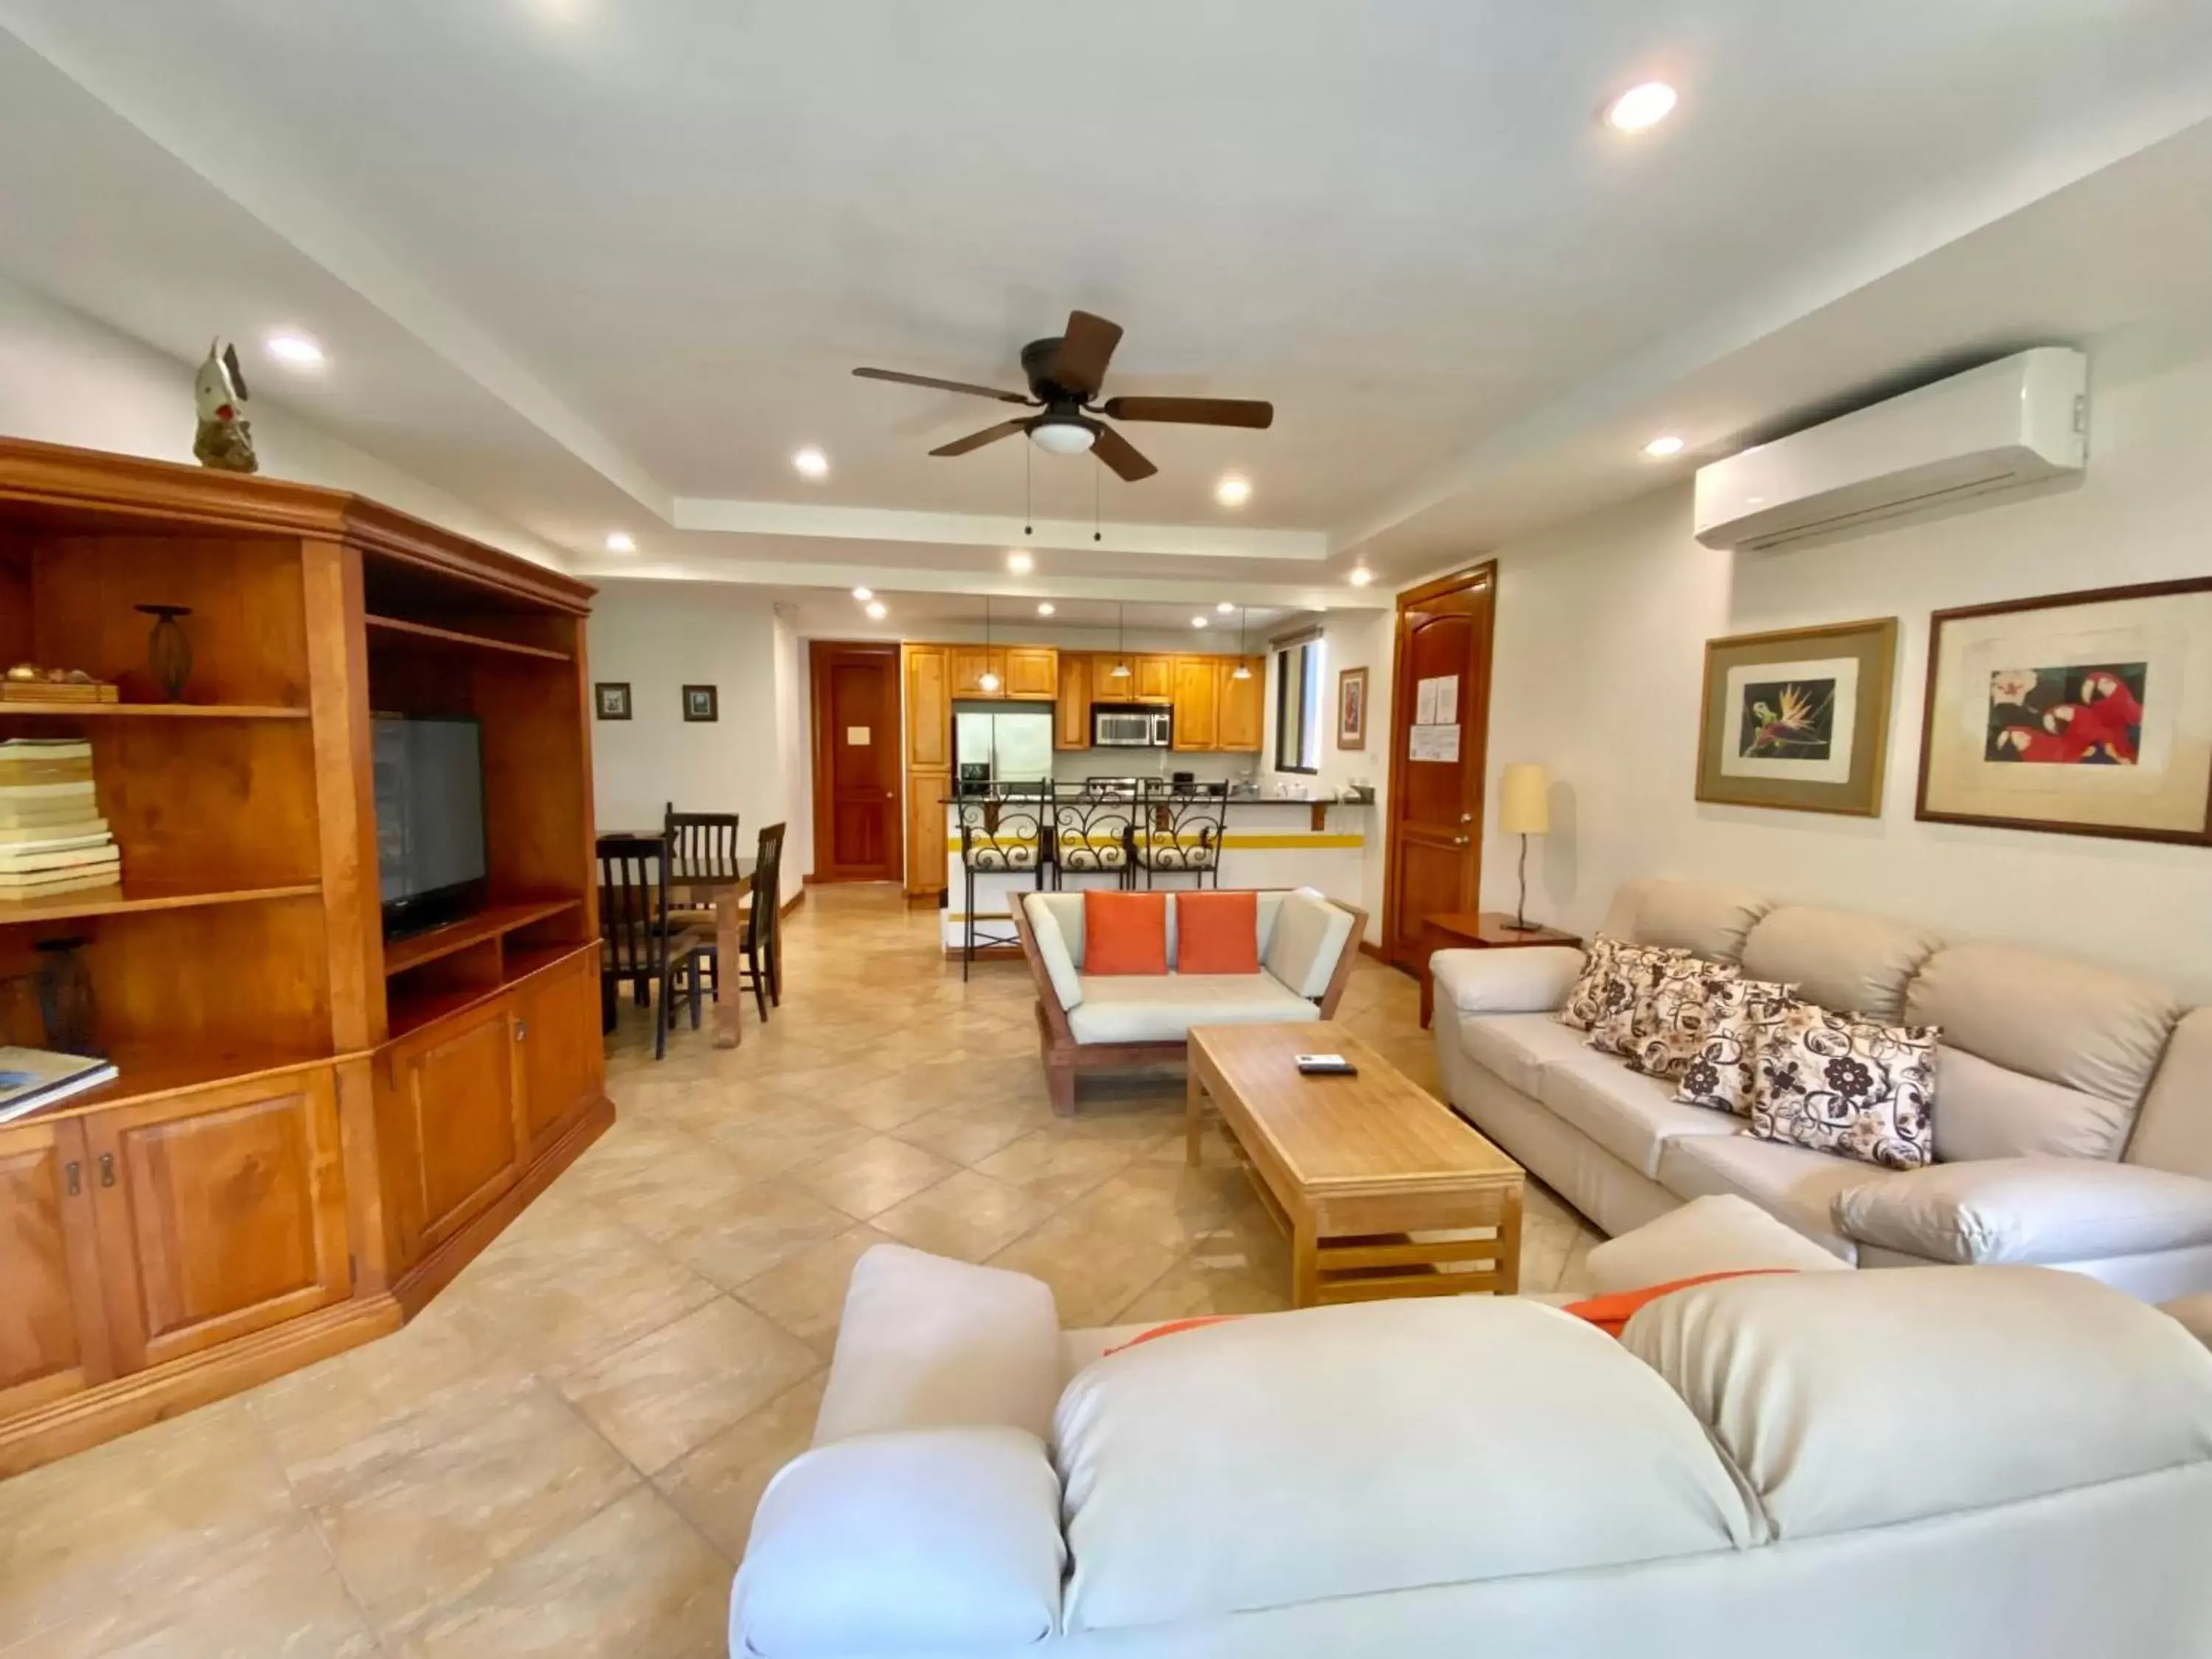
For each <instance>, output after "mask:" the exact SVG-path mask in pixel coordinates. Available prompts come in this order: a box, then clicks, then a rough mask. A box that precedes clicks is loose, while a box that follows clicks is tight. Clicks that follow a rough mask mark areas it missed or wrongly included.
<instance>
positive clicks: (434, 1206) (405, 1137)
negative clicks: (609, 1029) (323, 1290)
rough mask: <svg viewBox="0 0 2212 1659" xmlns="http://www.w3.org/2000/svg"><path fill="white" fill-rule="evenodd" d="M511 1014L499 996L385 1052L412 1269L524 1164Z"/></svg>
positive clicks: (389, 1118)
mask: <svg viewBox="0 0 2212 1659" xmlns="http://www.w3.org/2000/svg"><path fill="white" fill-rule="evenodd" d="M514 1006H515V1000H514V999H513V997H512V996H501V997H499V998H496V999H495V1000H493V1001H491V1002H489V1003H486V1004H485V1005H484V1006H483V1007H481V1008H477V1009H475V1010H473V1011H471V1012H469V1013H467V1014H465V1015H461V1016H459V1017H457V1018H453V1019H451V1020H447V1021H445V1022H443V1023H442V1024H437V1025H434V1026H431V1027H430V1028H429V1029H428V1030H426V1031H424V1032H423V1033H422V1036H419V1037H410V1038H409V1039H408V1040H407V1041H406V1042H403V1043H401V1044H399V1045H398V1047H396V1048H394V1049H393V1051H392V1054H391V1057H390V1064H391V1067H392V1098H391V1100H390V1102H389V1103H388V1106H389V1109H388V1110H385V1111H380V1113H379V1121H380V1123H384V1124H386V1126H387V1127H388V1128H389V1129H390V1130H391V1131H392V1132H394V1133H395V1134H396V1137H397V1138H398V1139H399V1140H401V1141H402V1142H403V1143H404V1145H405V1146H407V1147H408V1148H409V1149H410V1152H411V1153H412V1156H411V1157H409V1158H405V1159H404V1162H405V1164H406V1165H407V1169H406V1179H405V1181H404V1183H403V1188H404V1189H403V1190H401V1191H400V1192H398V1193H397V1194H395V1198H396V1201H397V1203H398V1211H399V1215H398V1221H399V1233H400V1241H401V1245H402V1249H403V1253H404V1255H405V1257H406V1259H407V1261H408V1262H409V1264H410V1266H411V1265H412V1264H413V1263H414V1262H415V1261H417V1260H419V1259H420V1258H421V1257H422V1255H423V1254H424V1253H425V1252H426V1251H429V1250H434V1249H437V1247H438V1246H439V1245H440V1244H441V1243H444V1242H445V1241H446V1240H447V1239H448V1238H450V1237H453V1235H454V1234H455V1233H457V1232H459V1231H460V1230H461V1229H462V1228H464V1227H465V1226H467V1225H469V1223H470V1222H471V1221H473V1220H475V1219H476V1218H477V1216H479V1215H481V1214H482V1213H483V1211H484V1209H485V1208H486V1206H489V1205H490V1204H491V1203H492V1202H493V1201H494V1200H496V1199H497V1198H498V1197H499V1196H500V1195H501V1194H503V1193H504V1192H506V1191H507V1188H509V1187H511V1186H513V1184H514V1181H515V1177H516V1176H517V1175H518V1174H519V1173H520V1170H521V1167H522V1164H523V1163H524V1162H525V1159H526V1150H527V1147H528V1144H529V1138H528V1135H527V1134H526V1131H525V1129H524V1127H523V1121H522V1114H521V1112H520V1109H519V1108H520V1098H519V1097H520V1090H519V1089H518V1088H517V1086H516V1082H515V1059H514V1051H515V1049H516V1048H518V1047H520V1045H519V1044H518V1043H517V1042H515V1040H514V1019H515V1013H514ZM593 1023H594V1024H597V1012H596V1009H595V1010H594V1014H593Z"/></svg>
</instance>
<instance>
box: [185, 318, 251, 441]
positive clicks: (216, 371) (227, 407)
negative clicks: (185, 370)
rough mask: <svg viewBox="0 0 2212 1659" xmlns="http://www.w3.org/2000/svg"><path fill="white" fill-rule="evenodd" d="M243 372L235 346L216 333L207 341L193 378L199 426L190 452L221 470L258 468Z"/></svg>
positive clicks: (193, 397) (193, 398)
mask: <svg viewBox="0 0 2212 1659" xmlns="http://www.w3.org/2000/svg"><path fill="white" fill-rule="evenodd" d="M246 396H247V393H246V376H245V374H243V373H242V372H241V371H240V368H239V367H238V348H237V347H236V346H228V347H226V346H225V345H224V344H223V343H222V339H221V338H220V337H217V338H216V339H213V340H210V341H209V342H208V355H207V361H206V362H204V363H202V364H201V365H200V372H199V373H198V374H197V375H195V376H194V377H193V380H192V403H193V406H194V407H195V408H196V409H197V410H198V411H199V417H200V419H199V428H198V430H197V432H196V433H195V434H194V435H193V437H192V453H193V454H194V455H195V456H197V458H198V459H199V464H200V465H202V466H211V467H214V468H215V469H216V471H222V472H258V471H260V470H261V463H260V462H259V461H258V459H255V458H254V453H253V428H252V425H251V424H250V423H249V422H247V420H246Z"/></svg>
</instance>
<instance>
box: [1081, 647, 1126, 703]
mask: <svg viewBox="0 0 2212 1659" xmlns="http://www.w3.org/2000/svg"><path fill="white" fill-rule="evenodd" d="M1117 663H1127V664H1128V665H1129V667H1130V671H1129V672H1128V673H1127V674H1124V675H1122V676H1121V678H1119V679H1116V678H1114V668H1115V664H1117ZM1136 665H1137V659H1135V658H1134V657H1124V656H1117V655H1115V653H1113V652H1111V651H1094V652H1092V653H1091V702H1136V700H1137V676H1136Z"/></svg>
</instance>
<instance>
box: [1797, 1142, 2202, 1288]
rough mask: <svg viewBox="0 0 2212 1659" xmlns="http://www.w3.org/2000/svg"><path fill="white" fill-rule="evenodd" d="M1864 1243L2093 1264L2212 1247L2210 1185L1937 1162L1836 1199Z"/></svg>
mask: <svg viewBox="0 0 2212 1659" xmlns="http://www.w3.org/2000/svg"><path fill="white" fill-rule="evenodd" d="M1832 1214H1833V1215H1834V1217H1835V1221H1836V1225H1837V1226H1838V1227H1839V1228H1840V1229H1842V1231H1844V1232H1845V1233H1847V1234H1849V1235H1850V1237H1853V1238H1855V1239H1857V1241H1858V1242H1859V1243H1862V1244H1879V1245H1881V1246H1882V1247H1883V1248H1884V1249H1892V1250H1905V1251H1908V1252H1910V1253H1911V1254H1912V1255H1923V1256H1927V1257H1929V1258H1930V1259H1931V1260H1934V1261H1957V1262H1992V1261H2029V1262H2045V1263H2053V1264H2056V1263H2060V1262H2072V1261H2095V1260H2097V1259H2098V1258H2099V1257H2100V1256H2112V1255H2140V1254H2142V1253H2143V1252H2146V1251H2150V1250H2175V1249H2185V1248H2186V1247H2187V1246H2189V1245H2191V1244H2203V1243H2212V1181H2200V1180H2198V1179H2197V1177H2196V1176H2185V1175H2173V1174H2172V1173H2170V1172H2168V1171H2166V1170H2148V1169H2142V1168H2138V1167H2136V1166H2135V1165H2133V1164H2103V1163H2093V1162H2091V1161H2089V1160H2087V1159H2085V1158H1995V1159H1990V1160H1989V1161H1986V1162H1983V1163H1977V1164H1937V1165H1936V1167H1935V1168H1933V1169H1928V1170H1908V1171H1905V1172H1901V1173H1899V1174H1894V1175H1887V1176H1878V1177H1877V1178H1875V1180H1872V1181H1869V1182H1866V1183H1865V1184H1864V1185H1863V1186H1858V1187H1851V1188H1846V1189H1845V1190H1844V1191H1842V1192H1840V1193H1838V1194H1836V1197H1835V1200H1834V1206H1833V1210H1832Z"/></svg>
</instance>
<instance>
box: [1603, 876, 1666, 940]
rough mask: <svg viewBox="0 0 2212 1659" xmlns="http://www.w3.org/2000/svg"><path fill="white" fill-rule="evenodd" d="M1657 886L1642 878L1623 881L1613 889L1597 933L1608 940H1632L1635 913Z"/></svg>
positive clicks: (1634, 932) (1634, 934)
mask: <svg viewBox="0 0 2212 1659" xmlns="http://www.w3.org/2000/svg"><path fill="white" fill-rule="evenodd" d="M1656 885H1657V883H1656V882H1655V881H1653V880H1652V879H1651V878H1650V877H1649V876H1644V877H1641V878H1638V879H1637V880H1635V881H1624V882H1623V883H1621V884H1620V886H1618V887H1616V888H1614V889H1613V902H1612V903H1611V904H1609V905H1607V907H1606V911H1605V920H1604V921H1601V922H1600V923H1599V924H1598V928H1597V931H1598V933H1601V934H1603V935H1605V936H1606V937H1607V938H1608V939H1634V938H1635V937H1636V916H1637V913H1638V911H1640V910H1641V909H1643V908H1644V896H1645V895H1646V894H1647V893H1649V892H1650V890H1652V888H1654V887H1655V886H1656ZM1594 937H1595V936H1594Z"/></svg>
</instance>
